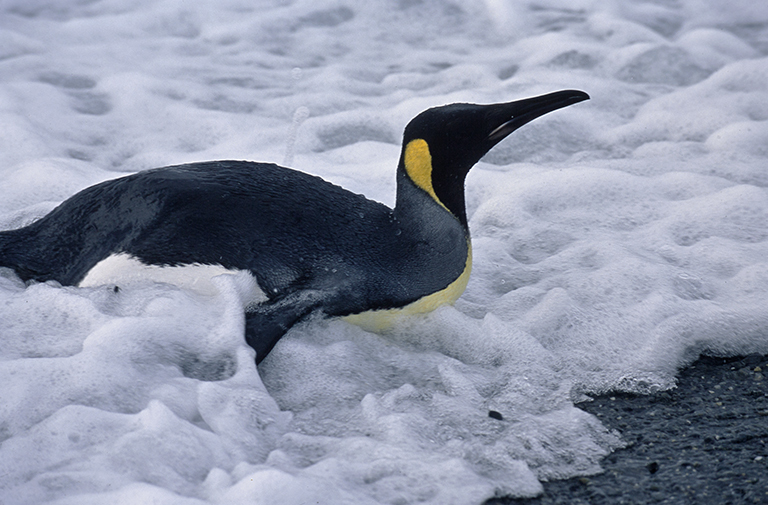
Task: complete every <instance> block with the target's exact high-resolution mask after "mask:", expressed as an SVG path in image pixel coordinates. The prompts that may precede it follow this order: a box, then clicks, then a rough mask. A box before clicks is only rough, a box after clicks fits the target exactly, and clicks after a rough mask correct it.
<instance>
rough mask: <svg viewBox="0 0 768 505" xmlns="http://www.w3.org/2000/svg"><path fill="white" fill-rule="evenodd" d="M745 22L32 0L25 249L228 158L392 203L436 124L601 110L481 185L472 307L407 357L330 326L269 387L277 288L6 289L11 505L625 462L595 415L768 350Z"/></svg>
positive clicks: (10, 65)
mask: <svg viewBox="0 0 768 505" xmlns="http://www.w3.org/2000/svg"><path fill="white" fill-rule="evenodd" d="M725 5H726V4H725V3H723V4H722V5H721V4H719V3H717V2H702V1H700V0H680V1H677V2H645V3H640V2H633V1H631V0H616V1H613V2H607V3H606V2H591V1H580V2H577V3H574V2H573V1H571V0H569V1H566V0H545V1H537V2H518V3H516V4H515V5H514V6H512V5H508V3H504V2H496V1H491V0H483V1H480V0H477V1H471V2H463V3H461V4H458V3H456V2H451V1H449V0H424V1H418V2H417V1H407V0H403V1H398V2H384V3H375V2H374V3H364V4H363V3H358V4H354V5H351V4H347V5H341V4H339V3H338V2H335V1H332V0H313V1H309V0H297V1H291V2H286V1H273V2H266V1H265V2H259V3H257V4H254V2H251V1H244V0H225V1H221V0H217V1H208V0H203V1H199V2H195V3H194V4H190V3H189V2H183V1H181V0H168V1H164V2H159V3H158V2H145V1H143V0H114V1H108V2H96V3H93V2H91V3H82V2H80V3H62V2H53V1H49V0H34V1H30V0H23V1H22V0H6V1H4V2H1V3H0V74H2V75H3V76H4V79H3V81H2V82H1V83H0V123H2V124H3V125H4V127H3V129H2V131H0V147H2V153H3V165H2V166H0V226H2V227H3V228H13V227H17V226H22V225H25V224H28V223H29V222H31V221H32V220H34V219H36V218H39V217H40V216H42V215H44V214H45V213H46V212H48V211H50V210H51V209H52V208H53V207H54V206H55V205H56V204H57V203H58V202H60V201H61V200H63V199H64V198H66V197H67V196H68V195H71V194H72V193H74V192H76V191H77V190H79V189H81V188H83V187H86V186H88V185H90V184H94V183H96V182H99V181H102V180H106V179H109V178H113V177H117V176H120V175H122V174H124V173H129V172H134V171H137V170H143V169H147V168H151V167H155V166H162V165H168V164H177V163H183V162H187V161H199V160H206V159H252V160H257V161H267V162H278V163H279V162H282V161H283V160H284V159H286V158H288V159H291V158H292V159H293V166H294V167H296V168H299V169H301V170H305V171H308V172H311V173H314V174H318V175H321V176H323V177H325V178H327V179H328V180H331V181H332V182H335V183H337V184H342V185H343V186H345V187H347V188H350V189H351V190H353V191H355V192H358V193H365V194H366V195H368V196H369V197H371V198H374V199H376V200H379V201H383V202H385V203H388V204H392V203H393V202H394V193H393V192H394V169H395V163H396V161H397V157H398V155H399V145H398V144H399V139H400V136H401V132H402V128H403V126H404V125H405V124H406V122H407V121H408V120H409V119H410V118H411V117H413V116H415V115H416V114H417V113H418V112H420V111H422V110H424V109H426V108H428V107H432V106H435V105H439V104H443V103H450V102H459V101H461V102H485V103H488V102H501V101H510V100H513V99H516V98H523V97H526V96H532V95H536V94H540V93H544V92H548V91H554V90H557V89H566V88H576V89H583V90H585V91H587V92H588V93H589V94H590V95H591V96H592V100H590V101H588V102H584V103H580V104H578V105H575V106H573V107H569V108H567V109H563V110H560V111H557V112H555V113H552V114H550V115H547V116H545V117H543V118H540V119H537V120H536V121H534V122H533V123H531V124H529V125H526V126H525V127H524V128H523V129H521V130H519V131H518V132H515V133H514V134H513V135H512V136H511V137H510V138H509V139H507V140H505V141H504V142H503V143H501V144H500V145H499V146H497V147H496V148H495V149H494V150H493V151H492V152H491V153H489V155H488V156H486V158H485V159H484V160H483V161H482V162H481V163H480V164H479V165H478V166H477V167H476V168H475V169H474V170H473V171H472V173H470V175H469V178H468V181H467V207H468V215H469V219H470V228H471V231H472V235H473V254H474V265H473V273H472V277H471V279H470V282H469V285H468V288H467V291H466V292H465V294H464V296H462V297H461V298H460V299H459V300H458V302H457V303H456V306H455V307H443V308H441V309H439V310H437V311H436V312H434V313H432V314H428V315H424V316H418V317H414V318H411V319H408V320H406V321H403V322H402V323H401V324H400V325H398V326H396V327H395V328H393V329H392V330H391V331H390V332H389V333H388V334H386V335H375V334H371V333H366V332H364V331H363V330H361V329H360V328H357V327H355V326H352V325H349V324H347V323H345V322H343V321H330V322H324V321H318V320H312V321H308V322H305V323H302V324H301V325H299V326H298V327H296V328H294V329H293V330H292V331H291V332H289V334H288V335H287V336H286V337H285V338H284V339H283V340H282V341H281V342H280V343H279V344H278V345H277V347H276V348H275V349H274V351H273V352H272V353H271V354H270V355H269V356H268V357H267V359H266V360H265V361H264V362H263V364H262V365H261V366H260V369H259V370H258V371H257V370H256V367H255V365H254V363H253V352H252V351H251V350H250V349H249V348H248V347H247V346H246V345H245V343H244V341H243V324H244V319H243V307H244V305H246V304H247V303H248V301H249V300H250V298H251V297H252V296H253V295H254V289H253V288H254V283H253V280H252V278H250V276H247V275H245V276H244V275H243V274H232V273H228V272H219V271H208V270H209V269H203V270H205V271H203V272H202V273H203V274H204V275H203V276H202V277H204V279H203V278H199V280H197V281H195V280H194V278H195V277H194V276H192V277H190V276H187V275H185V276H183V278H182V279H181V281H182V283H181V284H180V283H179V279H178V278H174V279H171V278H163V279H161V278H160V277H159V276H158V275H165V272H167V271H168V270H163V271H162V272H160V271H158V270H157V269H150V270H152V271H151V272H150V274H151V275H150V278H149V279H146V278H138V277H133V278H132V280H130V281H128V280H127V279H128V277H126V276H125V275H123V276H121V277H119V278H118V277H114V276H112V274H111V273H110V269H103V273H104V272H106V274H105V275H102V277H101V279H100V280H97V281H94V279H95V277H94V278H92V279H90V280H89V281H88V284H89V286H88V287H85V286H83V287H80V288H71V287H61V286H58V285H56V284H55V283H44V284H32V285H30V286H24V284H23V283H22V282H21V281H20V280H19V279H18V278H16V277H15V276H14V275H13V273H12V272H10V271H8V270H7V269H0V381H1V382H2V384H3V385H4V387H3V388H2V389H0V442H1V443H2V445H0V501H3V503H8V504H22V503H40V502H44V501H50V502H54V503H119V502H137V501H140V502H149V501H156V502H158V503H167V504H193V503H195V504H197V503H227V504H236V503H254V502H266V503H284V504H298V503H303V502H312V503H316V502H319V503H329V504H346V503H349V504H352V503H354V504H369V503H370V504H376V503H434V504H438V503H440V504H443V503H456V504H477V503H482V502H483V501H484V500H485V499H486V498H489V497H492V496H494V495H497V494H512V495H515V496H530V495H534V494H536V493H538V492H540V490H541V485H540V483H539V481H540V480H542V479H553V478H564V477H568V476H573V475H585V474H589V473H593V472H596V471H599V461H600V459H601V458H602V457H603V456H604V455H606V454H607V453H608V452H609V451H611V450H613V449H615V448H617V447H619V446H621V444H622V442H621V440H620V438H619V437H618V435H617V434H616V433H610V432H608V431H607V430H606V429H605V428H604V427H603V426H602V425H601V424H600V422H599V420H598V419H596V418H594V417H592V416H589V415H587V414H585V413H584V412H583V411H581V410H580V409H578V406H577V405H576V406H575V403H574V402H578V401H580V400H583V399H584V398H585V396H584V395H585V393H594V392H601V391H607V390H611V389H619V390H625V391H635V392H641V393H645V392H651V391H656V390H659V389H663V388H668V387H673V386H674V383H675V375H676V373H677V370H678V369H679V367H681V366H685V365H686V364H687V363H689V362H690V361H691V360H693V359H695V357H696V356H697V355H698V354H699V353H700V352H704V351H706V352H710V353H715V354H720V355H732V354H737V353H750V352H761V353H768V339H766V336H765V328H766V326H768V321H766V316H765V306H766V302H767V301H768V261H767V260H766V258H768V225H767V224H766V223H768V219H766V217H768V197H767V196H766V190H765V188H766V187H768V175H766V171H765V157H766V147H765V146H766V140H768V133H767V132H766V126H765V125H766V120H768V108H767V107H768V106H766V104H768V84H767V83H768V45H767V44H766V33H768V9H766V7H765V6H764V5H763V4H762V3H759V2H752V1H747V0H743V1H738V2H730V3H728V4H727V7H724V6H725ZM297 111H300V113H299V116H300V118H299V119H300V121H295V118H296V117H298V116H297V115H296V114H297ZM113 261H114V260H113ZM102 266H109V265H102ZM112 266H115V265H114V264H113V265H112ZM173 271H174V270H170V272H173ZM219 273H224V275H216V274H219ZM91 281H93V282H91ZM184 282H186V284H184ZM190 282H191V284H190ZM114 284H117V285H118V286H120V287H121V288H123V289H120V290H119V291H118V292H115V290H114V289H112V286H113V285H114ZM491 410H493V411H496V412H498V413H500V414H501V415H502V417H503V420H501V421H500V420H497V419H494V418H491V417H489V416H488V414H489V411H491Z"/></svg>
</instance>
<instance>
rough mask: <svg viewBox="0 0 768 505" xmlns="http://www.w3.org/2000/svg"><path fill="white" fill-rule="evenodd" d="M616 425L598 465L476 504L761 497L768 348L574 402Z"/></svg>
mask: <svg viewBox="0 0 768 505" xmlns="http://www.w3.org/2000/svg"><path fill="white" fill-rule="evenodd" d="M579 407H580V408H582V409H584V410H586V411H588V412H590V413H592V414H594V415H596V416H598V417H599V418H600V419H601V420H602V422H603V423H604V424H605V425H606V426H608V427H610V428H612V429H615V430H617V431H618V432H620V433H621V436H622V438H623V439H624V440H625V441H626V442H627V444H628V445H627V447H626V448H625V449H621V450H618V451H616V452H614V453H612V454H610V455H609V456H608V457H606V458H605V459H604V460H603V462H602V466H603V468H604V469H605V472H604V473H602V474H600V475H594V476H590V477H580V478H574V479H569V480H564V481H555V482H549V483H544V495H542V496H540V497H538V498H534V499H509V498H506V499H497V500H489V501H488V502H486V505H502V504H503V505H523V504H525V505H550V504H569V505H578V504H587V503H589V504H602V503H605V504H609V503H610V504H622V503H623V504H650V503H669V504H701V503H718V504H741V503H768V356H761V355H750V356H745V357H738V358H727V359H724V358H713V357H708V356H702V357H701V358H700V359H699V360H698V361H696V362H695V363H693V364H692V365H691V366H690V367H688V368H686V369H685V370H683V371H682V372H681V373H680V376H679V382H678V387H677V388H675V389H673V390H670V391H665V392H661V393H658V394H655V395H650V396H638V395H629V394H609V395H605V396H600V397H597V398H595V399H594V401H593V402H588V403H582V404H580V405H579Z"/></svg>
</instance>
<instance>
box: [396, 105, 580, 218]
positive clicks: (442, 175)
mask: <svg viewBox="0 0 768 505" xmlns="http://www.w3.org/2000/svg"><path fill="white" fill-rule="evenodd" d="M587 99H589V95H587V94H586V93H584V92H583V91H576V90H566V91H557V92H555V93H549V94H547V95H542V96H537V97H533V98H526V99H524V100H517V101H514V102H507V103H498V104H490V105H477V104H469V103H455V104H451V105H444V106H441V107H435V108H432V109H428V110H426V111H424V112H422V113H421V114H419V115H418V116H416V117H415V118H413V119H412V120H411V122H410V123H408V126H406V127H405V133H404V135H403V150H402V153H401V155H400V164H399V168H398V170H399V172H400V174H399V176H405V179H406V180H410V181H411V182H412V183H413V184H415V185H416V186H418V187H419V188H421V189H422V190H424V191H426V192H427V194H429V196H431V197H432V198H433V199H434V200H435V201H437V203H439V204H440V205H442V206H443V207H444V208H446V209H447V210H448V211H449V212H450V213H451V214H453V215H454V216H455V217H456V218H458V219H459V220H460V221H461V222H462V224H464V225H465V226H466V225H467V218H466V209H465V205H464V179H465V178H466V176H467V173H468V172H469V170H470V169H471V168H472V167H473V166H474V165H475V163H477V162H478V161H479V160H480V158H482V157H483V156H484V155H485V154H486V153H487V152H488V151H490V150H491V148H493V146H495V145H496V144H498V143H499V142H501V141H502V140H504V139H505V138H506V137H507V135H509V134H510V133H512V132H513V131H515V130H517V129H518V128H520V127H521V126H523V125H524V124H526V123H528V122H530V121H532V120H534V119H536V118H537V117H539V116H543V115H544V114H546V113H548V112H552V111H554V110H557V109H561V108H563V107H567V106H569V105H572V104H575V103H578V102H581V101H583V100H587Z"/></svg>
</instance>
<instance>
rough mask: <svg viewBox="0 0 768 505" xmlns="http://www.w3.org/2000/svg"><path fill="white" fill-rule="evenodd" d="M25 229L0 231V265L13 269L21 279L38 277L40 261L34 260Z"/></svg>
mask: <svg viewBox="0 0 768 505" xmlns="http://www.w3.org/2000/svg"><path fill="white" fill-rule="evenodd" d="M24 232H25V230H24V229H23V228H22V229H18V230H9V231H0V267H6V268H10V269H12V270H14V271H15V272H16V275H18V276H19V277H20V278H21V279H22V280H25V281H26V280H29V279H35V278H38V277H40V270H41V269H40V265H39V264H40V261H35V259H34V255H33V254H32V251H31V249H32V248H31V244H30V242H29V241H28V240H25V239H26V238H27V237H26V234H25V233H24Z"/></svg>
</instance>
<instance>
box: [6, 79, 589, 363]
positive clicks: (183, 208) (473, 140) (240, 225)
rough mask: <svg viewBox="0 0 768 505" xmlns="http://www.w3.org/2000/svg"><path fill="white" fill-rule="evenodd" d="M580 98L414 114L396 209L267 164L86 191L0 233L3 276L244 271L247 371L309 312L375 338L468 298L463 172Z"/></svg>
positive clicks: (228, 165) (71, 278)
mask: <svg viewBox="0 0 768 505" xmlns="http://www.w3.org/2000/svg"><path fill="white" fill-rule="evenodd" d="M588 98H589V96H588V95H587V94H586V93H584V92H582V91H575V90H566V91H558V92H555V93H550V94H546V95H542V96H537V97H533V98H527V99H523V100H518V101H513V102H508V103H499V104H490V105H477V104H466V103H457V104H451V105H445V106H441V107H435V108H432V109H428V110H426V111H424V112H422V113H421V114H419V115H418V116H416V117H415V118H414V119H413V120H411V122H410V123H409V124H408V125H407V126H406V128H405V132H404V135H403V147H402V151H401V154H400V160H399V162H398V167H397V195H396V204H395V207H394V208H393V209H392V208H389V207H387V206H385V205H383V204H381V203H378V202H374V201H372V200H368V199H366V198H365V197H363V196H361V195H358V194H354V193H352V192H349V191H346V190H344V189H342V188H340V187H338V186H335V185H333V184H331V183H329V182H326V181H324V180H323V179H321V178H319V177H315V176H312V175H309V174H306V173H303V172H299V171H295V170H292V169H289V168H284V167H280V166H277V165H274V164H266V163H255V162H248V161H208V162H199V163H191V164H185V165H178V166H169V167H163V168H157V169H152V170H146V171H142V172H138V173H136V174H133V175H129V176H125V177H121V178H118V179H113V180H108V181H106V182H102V183H100V184H96V185H94V186H91V187H89V188H86V189H84V190H82V191H81V192H79V193H77V194H75V195H74V196H72V197H71V198H69V199H67V200H66V201H64V202H63V203H62V204H61V205H59V206H58V207H56V208H55V209H54V210H52V211H51V212H50V213H49V214H47V215H46V216H44V217H43V218H41V219H39V220H38V221H35V222H33V223H32V224H30V225H29V226H26V227H23V228H19V229H15V230H8V231H2V232H0V266H3V267H9V268H12V269H13V270H14V271H15V272H16V274H17V275H18V276H19V277H20V278H21V279H22V280H25V281H29V280H34V281H51V280H53V281H58V282H59V283H60V284H62V285H75V286H77V285H86V284H89V283H88V278H89V273H90V272H91V271H92V270H94V268H95V267H97V266H99V265H100V264H102V265H103V264H104V262H107V261H109V260H110V259H111V258H115V257H122V258H129V259H131V260H134V261H138V262H139V263H140V264H142V265H147V266H153V267H176V266H186V265H188V266H192V265H197V266H200V265H204V266H205V265H207V266H217V267H223V268H224V269H226V270H228V271H245V272H247V273H248V274H250V275H251V276H253V278H254V279H255V282H256V283H257V284H258V287H259V288H260V290H261V291H263V294H264V295H265V298H263V299H262V300H261V301H260V302H259V303H254V304H251V305H249V306H247V307H246V312H245V320H246V331H245V339H246V341H247V343H248V344H249V345H250V346H252V347H253V348H254V349H255V351H256V361H257V363H258V362H260V361H261V360H263V359H264V357H265V356H266V355H267V354H268V353H269V352H270V351H271V350H272V348H273V347H274V346H275V344H276V343H277V341H278V340H279V339H280V338H281V337H282V336H283V335H284V334H285V333H286V332H287V331H288V330H289V329H290V328H291V327H292V326H293V325H294V324H296V323H298V322H300V321H302V320H304V319H306V318H308V317H309V316H310V315H312V314H321V315H322V316H323V317H342V316H343V317H346V318H347V319H348V320H350V321H351V322H353V323H357V324H360V325H363V326H364V327H368V328H371V329H380V328H382V327H383V325H384V324H385V323H383V322H382V321H386V320H387V319H389V318H390V317H392V316H394V315H396V314H399V313H406V314H407V313H422V312H428V311H430V310H433V309H435V308H437V307H438V306H440V305H442V304H446V303H453V302H454V301H456V299H457V298H458V297H459V296H460V295H461V293H462V292H463V291H464V288H465V287H466V285H467V281H468V279H469V273H470V270H471V266H472V248H471V243H470V238H469V227H468V224H467V213H466V207H465V201H464V180H465V178H466V175H467V173H468V172H469V170H470V169H471V168H472V167H473V166H474V165H475V164H476V163H477V162H478V161H479V160H480V158H481V157H483V156H484V155H485V154H486V153H487V152H488V151H489V150H490V149H491V148H492V147H493V146H495V145H496V144H498V143H499V142H501V141H502V140H503V139H504V138H505V137H507V135H509V134H510V133H512V132H513V131H515V130H516V129H518V128H520V127H521V126H523V125H524V124H526V123H528V122H530V121H531V120H533V119H536V118H537V117H540V116H542V115H544V114H546V113H548V112H551V111H554V110H556V109H560V108H562V107H566V106H569V105H572V104H575V103H578V102H581V101H583V100H587V99H588Z"/></svg>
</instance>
